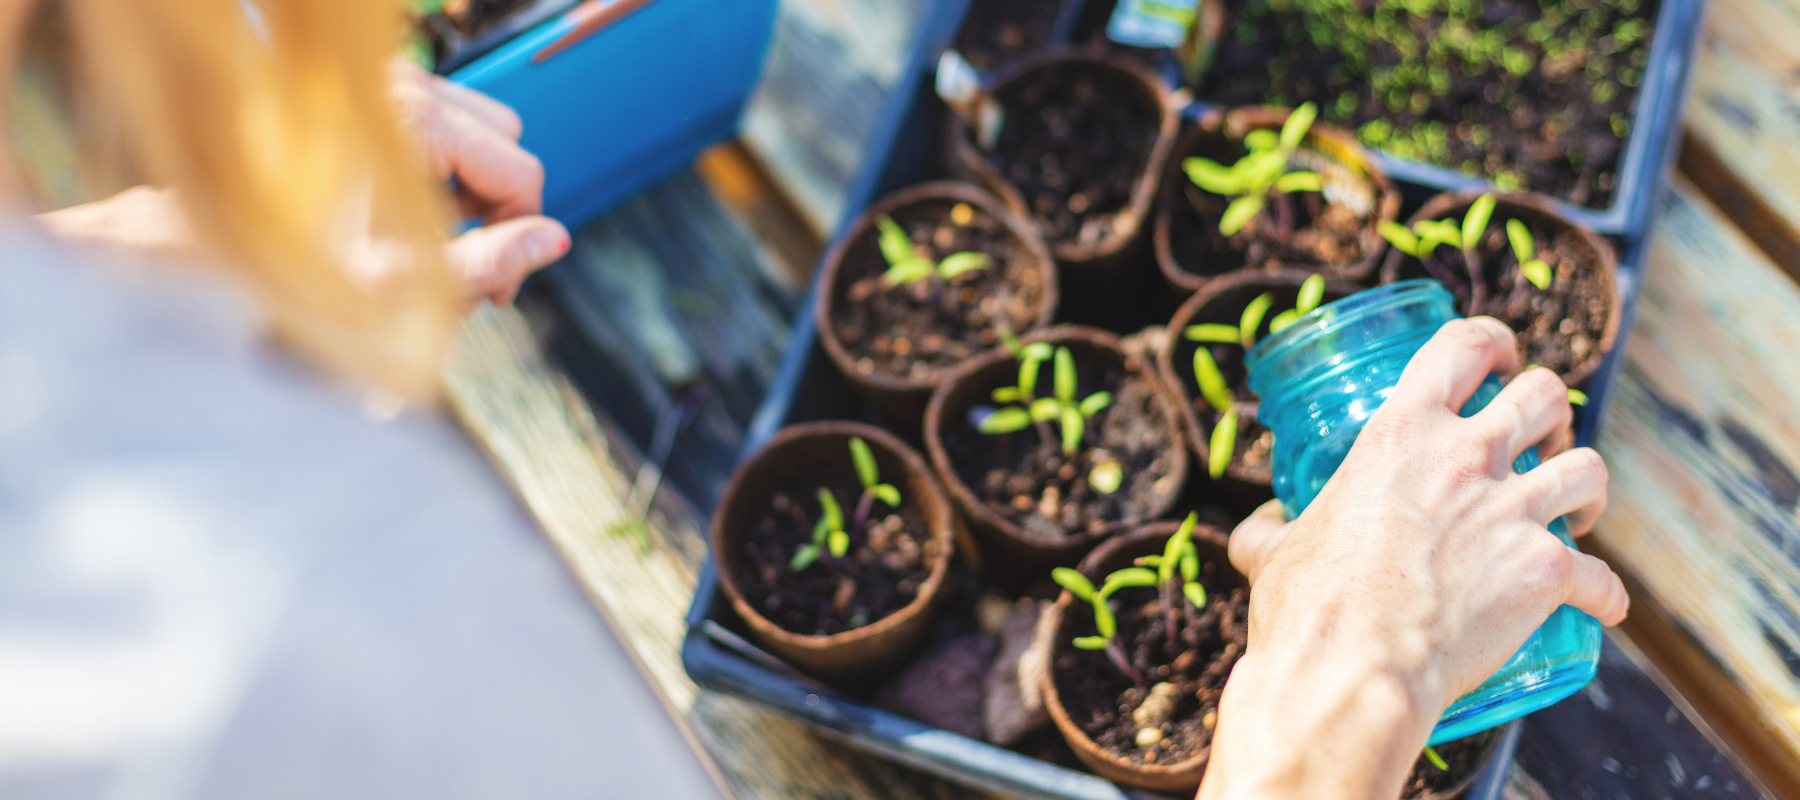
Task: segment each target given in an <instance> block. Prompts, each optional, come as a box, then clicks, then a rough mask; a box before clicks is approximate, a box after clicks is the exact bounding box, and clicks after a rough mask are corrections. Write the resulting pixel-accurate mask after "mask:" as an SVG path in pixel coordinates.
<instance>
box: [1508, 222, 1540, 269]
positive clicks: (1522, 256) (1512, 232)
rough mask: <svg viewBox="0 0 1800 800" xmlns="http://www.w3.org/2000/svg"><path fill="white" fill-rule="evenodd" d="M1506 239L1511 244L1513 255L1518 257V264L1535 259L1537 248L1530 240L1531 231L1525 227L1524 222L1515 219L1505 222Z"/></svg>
mask: <svg viewBox="0 0 1800 800" xmlns="http://www.w3.org/2000/svg"><path fill="white" fill-rule="evenodd" d="M1506 238H1507V240H1508V241H1511V242H1512V249H1513V255H1514V256H1517V257H1518V259H1519V263H1521V264H1523V263H1525V262H1527V261H1530V260H1532V259H1534V258H1537V248H1536V247H1535V246H1534V245H1533V243H1532V240H1531V229H1530V228H1527V227H1525V223H1524V222H1521V221H1519V220H1516V219H1509V220H1507V221H1506Z"/></svg>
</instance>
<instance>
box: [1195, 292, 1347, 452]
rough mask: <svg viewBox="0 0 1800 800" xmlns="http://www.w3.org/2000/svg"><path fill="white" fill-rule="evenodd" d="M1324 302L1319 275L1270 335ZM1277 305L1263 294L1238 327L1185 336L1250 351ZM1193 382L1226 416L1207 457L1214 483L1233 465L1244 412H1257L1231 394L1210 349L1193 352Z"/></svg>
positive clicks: (1202, 329) (1204, 328) (1213, 327)
mask: <svg viewBox="0 0 1800 800" xmlns="http://www.w3.org/2000/svg"><path fill="white" fill-rule="evenodd" d="M1324 299H1325V278H1323V277H1322V276H1319V275H1313V276H1311V277H1308V278H1307V279H1306V280H1305V282H1303V283H1301V284H1300V292H1299V297H1297V298H1296V302H1295V303H1294V307H1293V308H1290V309H1288V310H1286V311H1283V312H1281V313H1279V314H1276V315H1275V318H1274V319H1272V320H1270V321H1269V332H1270V333H1274V332H1276V331H1279V330H1282V329H1284V328H1286V327H1288V326H1289V325H1292V324H1294V322H1295V321H1297V320H1299V319H1300V318H1301V317H1303V316H1306V315H1307V314H1310V313H1312V312H1313V310H1314V309H1316V308H1318V307H1319V304H1320V303H1321V302H1323V301H1324ZM1274 303H1275V294H1274V293H1273V292H1264V293H1262V294H1260V295H1257V297H1256V299H1254V300H1251V301H1250V303H1249V305H1246V306H1244V313H1243V314H1242V315H1241V316H1240V317H1239V318H1238V324H1237V327H1235V328H1234V327H1232V326H1230V325H1222V324H1218V323H1206V324H1200V325H1189V326H1188V327H1187V330H1186V331H1185V335H1186V336H1187V338H1188V339H1189V340H1190V341H1195V342H1200V343H1202V345H1205V344H1234V345H1238V346H1240V347H1242V348H1244V350H1245V351H1249V349H1250V348H1252V347H1255V346H1256V332H1257V331H1258V330H1260V329H1261V328H1262V321H1263V318H1264V317H1265V316H1267V315H1268V313H1269V307H1270V306H1271V305H1274ZM1194 380H1195V382H1196V383H1198V384H1199V386H1200V397H1201V399H1203V400H1205V401H1206V404H1207V405H1209V406H1211V407H1212V409H1213V410H1214V411H1217V412H1219V413H1220V414H1222V415H1223V416H1221V417H1220V418H1219V422H1218V424H1217V425H1214V426H1213V432H1212V439H1211V442H1210V444H1209V448H1208V449H1209V452H1208V455H1207V465H1206V467H1207V473H1208V474H1210V475H1211V476H1212V477H1213V479H1214V480H1218V479H1219V478H1221V477H1224V475H1225V469H1226V468H1227V467H1229V466H1231V456H1232V455H1233V454H1234V453H1236V452H1237V435H1238V422H1239V417H1240V416H1242V415H1243V414H1244V413H1250V414H1254V413H1255V406H1254V404H1240V403H1239V402H1238V401H1237V398H1236V397H1235V396H1234V395H1233V394H1232V392H1231V385H1230V384H1229V383H1227V382H1226V380H1225V374H1224V373H1223V372H1220V371H1219V364H1218V362H1217V361H1215V360H1213V354H1212V350H1210V349H1209V348H1207V347H1204V346H1202V347H1198V348H1195V349H1194Z"/></svg>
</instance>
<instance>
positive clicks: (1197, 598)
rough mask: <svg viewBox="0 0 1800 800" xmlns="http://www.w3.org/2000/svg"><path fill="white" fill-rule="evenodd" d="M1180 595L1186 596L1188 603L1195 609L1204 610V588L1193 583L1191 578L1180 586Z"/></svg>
mask: <svg viewBox="0 0 1800 800" xmlns="http://www.w3.org/2000/svg"><path fill="white" fill-rule="evenodd" d="M1181 593H1182V594H1185V595H1187V600H1188V602H1190V603H1193V604H1194V607H1195V608H1202V609H1203V608H1206V587H1204V586H1201V585H1200V584H1198V583H1195V582H1194V581H1193V579H1192V578H1190V579H1188V582H1187V583H1184V584H1182V585H1181Z"/></svg>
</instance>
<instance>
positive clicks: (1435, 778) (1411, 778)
mask: <svg viewBox="0 0 1800 800" xmlns="http://www.w3.org/2000/svg"><path fill="white" fill-rule="evenodd" d="M1499 734H1500V732H1499V729H1495V730H1491V731H1483V732H1481V733H1477V734H1475V735H1473V736H1466V737H1464V738H1461V739H1457V740H1456V741H1454V742H1445V743H1443V744H1440V745H1438V746H1437V747H1435V748H1433V749H1434V750H1436V751H1437V754H1438V757H1439V758H1442V759H1444V764H1445V766H1448V767H1449V769H1447V770H1443V769H1438V768H1437V765H1436V764H1433V763H1431V761H1430V760H1429V759H1427V758H1426V757H1425V754H1424V753H1423V752H1421V753H1420V754H1419V760H1417V761H1414V762H1413V766H1412V771H1411V772H1409V773H1407V775H1406V784H1405V787H1406V788H1405V789H1403V790H1402V791H1401V793H1400V798H1401V800H1420V799H1421V798H1426V797H1434V796H1437V795H1442V794H1443V793H1445V792H1448V791H1450V790H1451V789H1454V788H1456V785H1457V784H1459V783H1462V782H1463V780H1464V779H1465V778H1468V777H1469V776H1470V775H1471V774H1473V773H1474V772H1475V770H1477V769H1480V768H1481V757H1482V756H1483V755H1485V754H1486V753H1487V748H1488V744H1490V743H1491V742H1493V740H1494V737H1496V736H1498V735H1499Z"/></svg>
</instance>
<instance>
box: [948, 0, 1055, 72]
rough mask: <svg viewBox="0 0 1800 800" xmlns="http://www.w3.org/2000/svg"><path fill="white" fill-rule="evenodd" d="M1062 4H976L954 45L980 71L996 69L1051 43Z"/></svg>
mask: <svg viewBox="0 0 1800 800" xmlns="http://www.w3.org/2000/svg"><path fill="white" fill-rule="evenodd" d="M1062 5H1063V1H1062V0H974V2H971V3H970V4H969V13H968V14H967V15H966V16H964V17H963V24H962V28H960V29H958V30H957V32H956V42H955V43H954V44H952V45H951V47H954V48H955V49H956V51H957V52H959V53H961V54H962V56H963V58H964V59H966V60H967V61H968V62H969V64H970V65H971V66H973V67H975V68H976V69H993V68H995V67H998V66H1000V65H1001V64H1004V63H1006V62H1007V61H1009V60H1011V59H1014V58H1018V57H1019V56H1021V55H1023V54H1025V53H1028V52H1030V51H1032V50H1036V49H1038V48H1040V47H1043V46H1044V45H1046V44H1048V43H1049V42H1050V31H1051V29H1052V28H1054V27H1055V26H1056V16H1057V13H1058V12H1059V11H1061V10H1062Z"/></svg>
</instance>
